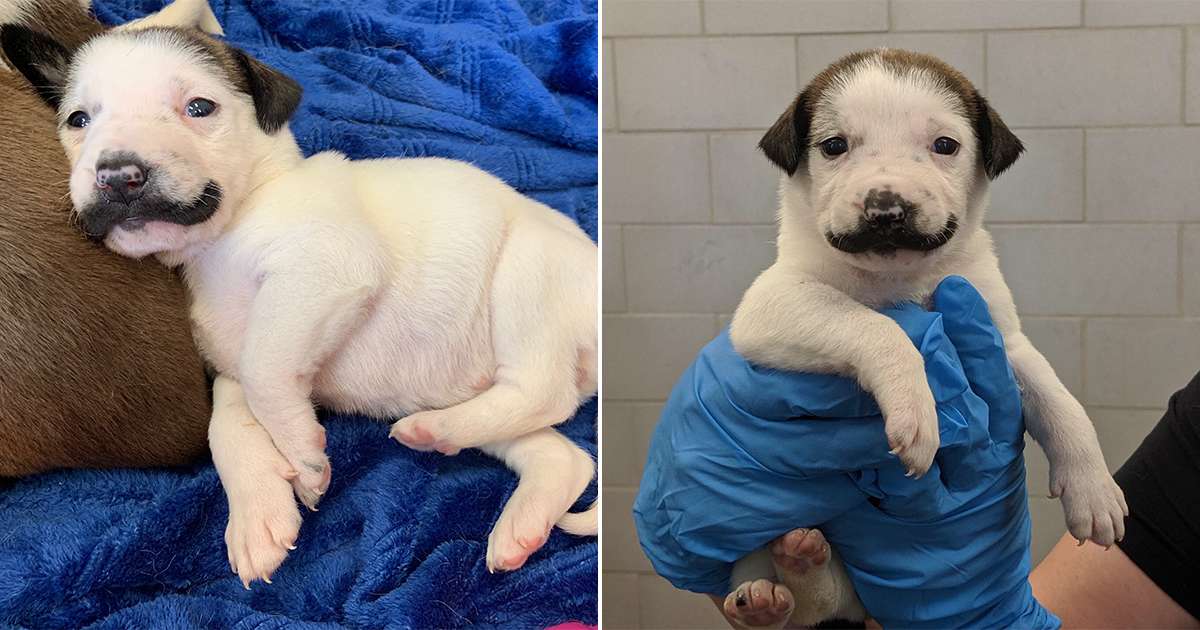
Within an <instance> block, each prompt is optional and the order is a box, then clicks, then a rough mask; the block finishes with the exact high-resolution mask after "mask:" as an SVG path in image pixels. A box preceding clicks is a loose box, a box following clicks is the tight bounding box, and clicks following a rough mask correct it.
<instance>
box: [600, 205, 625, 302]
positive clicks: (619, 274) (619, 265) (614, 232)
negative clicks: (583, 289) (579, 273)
mask: <svg viewBox="0 0 1200 630" xmlns="http://www.w3.org/2000/svg"><path fill="white" fill-rule="evenodd" d="M602 230H603V231H602V234H601V239H602V246H601V250H602V251H601V254H600V256H601V258H602V261H603V269H602V271H603V276H604V277H603V280H602V284H603V285H604V290H603V295H602V296H601V297H602V298H603V303H604V312H605V313H619V312H622V311H624V310H625V309H626V304H625V265H624V256H623V255H622V251H623V250H624V247H623V246H622V244H621V240H622V239H621V226H619V225H605V226H603V228H602Z"/></svg>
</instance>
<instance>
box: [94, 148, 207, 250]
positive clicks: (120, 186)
mask: <svg viewBox="0 0 1200 630" xmlns="http://www.w3.org/2000/svg"><path fill="white" fill-rule="evenodd" d="M164 177H165V176H164ZM164 177H156V176H155V169H153V168H152V167H151V165H150V164H148V163H147V162H146V161H144V160H142V159H141V158H140V157H139V156H138V155H137V154H136V153H132V152H129V151H106V152H104V153H102V154H101V155H100V159H99V160H98V161H97V162H96V195H95V197H94V200H93V201H92V203H91V204H89V205H88V206H87V207H85V208H80V210H79V215H78V219H79V227H80V228H81V229H82V230H83V233H84V234H85V235H87V237H88V238H89V239H91V240H93V241H103V240H104V238H105V237H106V236H108V233H109V232H110V231H112V229H113V228H115V227H118V226H120V227H122V228H124V229H126V230H138V229H140V228H142V227H143V226H144V225H145V224H146V223H147V222H149V221H161V222H166V223H174V224H176V225H185V226H186V225H195V224H197V223H203V222H204V221H207V220H208V219H209V218H210V217H212V215H213V214H215V213H216V212H217V209H218V208H219V207H220V205H221V196H222V191H221V187H220V186H219V185H218V184H217V183H216V182H214V181H209V182H207V183H206V184H205V185H204V188H203V189H202V190H201V191H200V192H199V194H197V195H195V196H193V197H187V198H178V197H175V196H174V195H175V194H176V193H168V192H164V189H169V188H170V186H166V185H164V184H163V182H162V181H160V180H163V179H164ZM167 179H169V178H167Z"/></svg>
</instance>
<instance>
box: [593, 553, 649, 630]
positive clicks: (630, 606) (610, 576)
mask: <svg viewBox="0 0 1200 630" xmlns="http://www.w3.org/2000/svg"><path fill="white" fill-rule="evenodd" d="M600 579H601V580H602V584H601V588H602V589H603V591H602V592H603V593H604V608H603V609H602V610H601V611H600V612H601V615H603V621H602V625H603V627H604V628H612V629H614V630H633V629H635V628H640V627H641V622H640V621H639V620H638V617H639V608H638V599H639V596H640V593H639V591H638V574H636V573H625V572H616V571H609V570H607V568H606V570H605V571H604V575H603V576H602V577H601V578H600Z"/></svg>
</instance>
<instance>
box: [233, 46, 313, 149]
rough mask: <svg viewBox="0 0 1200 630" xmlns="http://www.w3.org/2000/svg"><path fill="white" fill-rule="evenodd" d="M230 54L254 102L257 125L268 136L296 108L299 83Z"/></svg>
mask: <svg viewBox="0 0 1200 630" xmlns="http://www.w3.org/2000/svg"><path fill="white" fill-rule="evenodd" d="M230 52H232V53H233V58H234V61H236V62H237V65H238V68H239V69H240V70H241V72H242V76H244V77H245V78H246V86H247V88H248V89H249V91H250V98H252V99H254V113H255V116H257V118H258V126H259V127H262V130H263V131H265V132H267V133H269V134H271V133H275V132H276V131H279V129H280V128H281V127H283V126H284V125H285V124H287V121H288V119H290V118H291V117H292V114H294V113H296V108H297V107H299V106H300V95H301V94H302V93H303V91H302V90H301V89H300V84H299V83H296V82H295V81H293V80H292V78H291V77H289V76H287V75H286V74H284V73H282V72H280V71H278V70H276V69H275V68H272V67H271V66H268V65H267V64H265V63H263V62H261V61H259V60H257V59H255V58H253V57H251V56H250V55H247V54H246V53H244V52H242V51H240V50H238V49H236V48H230Z"/></svg>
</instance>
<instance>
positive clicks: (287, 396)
mask: <svg viewBox="0 0 1200 630" xmlns="http://www.w3.org/2000/svg"><path fill="white" fill-rule="evenodd" d="M377 286H378V285H377V283H375V282H371V281H366V280H363V281H361V282H359V281H347V280H344V279H339V278H331V277H329V276H320V275H316V276H314V275H313V274H311V273H304V272H303V270H295V271H292V272H289V273H276V274H268V275H267V276H266V277H265V278H264V280H263V282H262V285H261V286H260V288H259V290H258V293H257V294H256V295H255V297H254V303H253V305H252V306H251V309H250V321H249V324H248V326H247V329H246V340H245V344H244V346H243V348H242V354H241V357H240V360H239V365H238V371H239V378H240V381H241V383H242V386H243V387H244V389H245V393H246V402H247V403H249V405H250V409H251V411H253V412H254V416H255V417H257V418H258V421H259V422H260V423H262V426H263V428H265V429H266V430H267V432H268V433H270V434H271V439H272V440H274V442H275V446H276V447H277V448H278V449H279V452H280V453H282V454H283V456H284V457H286V458H287V460H288V461H289V462H290V463H291V464H292V466H293V467H294V468H295V469H296V472H297V473H298V476H297V478H296V480H295V482H294V484H293V485H294V486H295V488H296V494H297V496H298V497H299V498H300V500H301V501H302V502H303V503H304V504H305V505H306V506H308V507H309V509H315V508H316V504H317V502H318V501H319V500H320V497H321V495H322V494H324V493H325V489H326V488H327V487H328V486H329V479H330V474H331V472H330V469H329V458H328V457H326V455H325V429H324V428H322V427H321V425H320V423H319V422H317V415H316V412H315V411H314V409H313V403H312V383H313V379H314V378H315V377H316V375H317V371H318V369H319V366H320V365H321V363H322V362H323V361H324V360H325V359H327V358H328V357H329V356H330V355H331V354H332V353H333V352H334V351H335V350H336V349H337V347H338V346H339V345H340V344H341V343H342V342H343V341H344V340H345V338H346V337H347V336H348V335H349V334H350V333H351V331H353V330H354V329H355V328H356V327H357V326H358V324H359V323H361V322H362V320H363V319H364V318H365V316H366V312H367V306H368V303H369V300H370V298H371V296H372V295H374V293H375V290H376V287H377Z"/></svg>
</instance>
